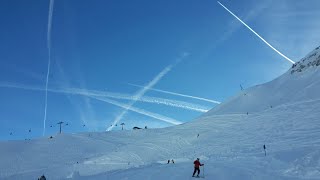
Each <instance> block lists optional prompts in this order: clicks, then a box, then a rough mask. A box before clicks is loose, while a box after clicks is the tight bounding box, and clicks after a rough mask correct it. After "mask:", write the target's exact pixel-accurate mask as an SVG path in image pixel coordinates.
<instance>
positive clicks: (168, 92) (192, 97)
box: [128, 83, 221, 104]
mask: <svg viewBox="0 0 320 180" xmlns="http://www.w3.org/2000/svg"><path fill="white" fill-rule="evenodd" d="M128 84H129V85H131V86H136V87H143V86H140V85H136V84H131V83H128ZM150 90H152V91H157V92H161V93H165V94H171V95H175V96H181V97H187V98H191V99H198V100H202V101H206V102H211V103H215V104H220V103H221V102H219V101H215V100H211V99H206V98H201V97H196V96H191V95H186V94H180V93H175V92H170V91H164V90H161V89H155V88H150Z"/></svg>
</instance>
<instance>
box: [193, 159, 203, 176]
mask: <svg viewBox="0 0 320 180" xmlns="http://www.w3.org/2000/svg"><path fill="white" fill-rule="evenodd" d="M193 164H194V171H193V175H192V177H194V175H195V174H196V172H197V171H198V174H197V177H199V174H200V166H203V165H204V164H201V163H200V159H199V158H197V160H195V161H194V162H193Z"/></svg>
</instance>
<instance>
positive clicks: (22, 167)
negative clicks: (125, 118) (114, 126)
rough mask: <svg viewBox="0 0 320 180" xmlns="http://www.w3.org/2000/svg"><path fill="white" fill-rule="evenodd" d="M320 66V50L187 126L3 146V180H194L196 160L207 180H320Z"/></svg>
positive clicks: (0, 166) (0, 149)
mask: <svg viewBox="0 0 320 180" xmlns="http://www.w3.org/2000/svg"><path fill="white" fill-rule="evenodd" d="M314 54H315V55H314ZM317 62H319V65H320V51H319V48H317V49H315V50H314V51H312V52H311V53H310V54H308V55H307V56H306V58H303V59H302V60H301V61H300V62H298V63H296V65H295V66H294V67H292V68H291V69H289V70H288V72H287V73H285V74H283V75H282V76H280V77H279V78H277V79H275V80H273V81H271V82H268V83H265V84H262V85H258V86H255V87H252V88H249V89H246V90H244V91H242V92H240V93H239V94H237V95H236V96H234V97H232V98H230V99H229V100H228V101H226V102H224V103H222V104H220V105H218V106H217V107H215V108H214V109H212V110H210V111H209V112H208V113H206V114H204V115H202V116H201V117H199V118H197V119H195V120H194V121H192V122H189V123H185V124H182V125H177V126H173V127H169V128H163V129H142V130H128V131H113V132H101V133H79V134H61V135H56V136H55V137H54V138H52V139H48V138H40V139H35V140H30V141H7V142H0V154H1V161H0V179H10V180H11V179H37V178H38V177H39V176H40V175H42V174H45V176H46V177H47V178H48V179H50V180H51V179H79V180H82V179H95V180H97V179H98V180H99V179H101V180H102V179H103V180H106V179H110V180H112V179H122V180H126V179H130V180H138V179H139V180H141V179H152V180H158V179H159V180H160V179H166V180H171V179H172V180H173V179H193V178H192V177H191V175H192V172H193V161H194V159H195V158H197V157H199V158H200V161H201V163H204V164H205V166H204V168H205V170H204V173H205V178H206V179H231V180H235V179H237V180H239V179H243V180H247V179H254V180H256V179H266V180H267V179H268V180H269V179H275V180H277V179H279V180H280V179H288V180H289V179H290V180H291V179H294V180H295V179H297V180H298V179H319V177H320V138H319V137H320V119H319V117H320V111H319V109H320V95H319V92H320V66H319V65H317ZM247 112H248V114H247ZM198 134H199V137H198ZM264 144H265V145H266V148H267V156H265V155H264V151H263V145H264ZM168 159H174V160H175V164H172V163H170V164H166V163H167V160H168ZM201 170H202V172H201V175H202V173H203V169H201Z"/></svg>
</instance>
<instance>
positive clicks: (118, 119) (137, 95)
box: [107, 52, 189, 131]
mask: <svg viewBox="0 0 320 180" xmlns="http://www.w3.org/2000/svg"><path fill="white" fill-rule="evenodd" d="M187 56H189V53H186V52H185V53H183V55H182V56H180V57H179V58H178V59H177V60H176V62H175V63H174V64H171V65H169V66H167V67H166V68H164V69H163V70H162V71H161V72H160V73H159V74H158V75H157V76H156V77H155V78H153V80H152V81H150V82H149V83H148V84H147V85H146V86H145V87H143V88H142V89H140V90H139V91H138V92H137V93H136V94H135V95H134V100H133V101H131V102H130V103H129V104H128V106H127V108H125V109H124V110H123V111H122V112H121V113H120V114H119V115H118V116H117V117H116V119H115V120H114V121H113V123H112V125H111V126H110V127H108V129H107V131H111V130H112V129H113V128H114V126H115V125H116V124H117V123H118V122H119V121H120V120H121V119H122V117H123V116H124V115H125V114H126V113H127V112H128V109H129V108H131V107H132V106H133V105H134V104H135V103H136V101H137V100H139V99H140V98H141V97H142V96H143V95H144V94H145V93H146V92H147V91H148V90H149V89H150V88H152V87H153V86H154V85H156V84H157V83H158V82H159V81H160V80H161V79H162V77H163V76H165V75H166V74H167V73H168V72H169V71H171V69H172V68H173V67H174V66H176V65H177V64H178V63H180V62H181V61H182V60H183V59H184V58H185V57H187Z"/></svg>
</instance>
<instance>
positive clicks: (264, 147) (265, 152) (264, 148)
mask: <svg viewBox="0 0 320 180" xmlns="http://www.w3.org/2000/svg"><path fill="white" fill-rule="evenodd" d="M263 150H264V156H267V151H266V145H265V144H264V145H263Z"/></svg>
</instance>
